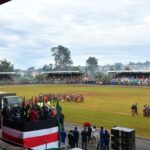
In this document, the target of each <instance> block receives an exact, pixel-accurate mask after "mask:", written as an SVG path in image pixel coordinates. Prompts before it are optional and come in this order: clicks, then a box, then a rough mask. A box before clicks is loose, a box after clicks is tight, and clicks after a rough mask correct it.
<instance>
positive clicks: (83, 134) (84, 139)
mask: <svg viewBox="0 0 150 150" xmlns="http://www.w3.org/2000/svg"><path fill="white" fill-rule="evenodd" d="M81 137H82V149H85V150H87V138H88V132H87V131H86V128H84V130H82V132H81Z"/></svg>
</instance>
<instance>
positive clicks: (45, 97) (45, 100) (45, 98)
mask: <svg viewBox="0 0 150 150" xmlns="http://www.w3.org/2000/svg"><path fill="white" fill-rule="evenodd" d="M44 103H47V95H44Z"/></svg>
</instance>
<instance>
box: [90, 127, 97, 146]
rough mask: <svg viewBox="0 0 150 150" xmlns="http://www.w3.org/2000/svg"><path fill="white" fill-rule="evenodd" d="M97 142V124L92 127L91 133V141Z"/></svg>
mask: <svg viewBox="0 0 150 150" xmlns="http://www.w3.org/2000/svg"><path fill="white" fill-rule="evenodd" d="M95 142H96V126H93V128H92V134H91V143H95Z"/></svg>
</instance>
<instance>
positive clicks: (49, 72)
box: [42, 71, 82, 74]
mask: <svg viewBox="0 0 150 150" xmlns="http://www.w3.org/2000/svg"><path fill="white" fill-rule="evenodd" d="M71 73H82V72H80V71H44V72H42V74H71Z"/></svg>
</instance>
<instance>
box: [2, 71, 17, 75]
mask: <svg viewBox="0 0 150 150" xmlns="http://www.w3.org/2000/svg"><path fill="white" fill-rule="evenodd" d="M5 74H9V75H13V74H19V73H16V72H0V75H5Z"/></svg>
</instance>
